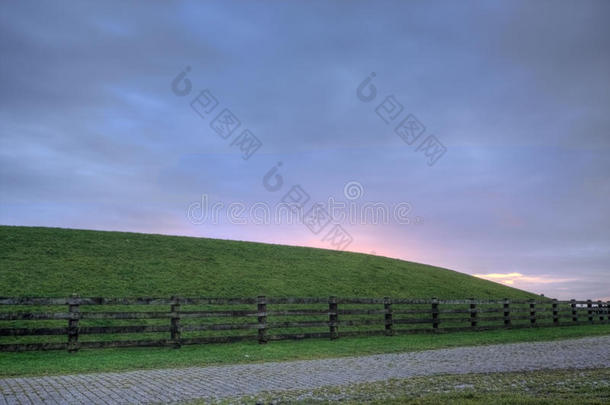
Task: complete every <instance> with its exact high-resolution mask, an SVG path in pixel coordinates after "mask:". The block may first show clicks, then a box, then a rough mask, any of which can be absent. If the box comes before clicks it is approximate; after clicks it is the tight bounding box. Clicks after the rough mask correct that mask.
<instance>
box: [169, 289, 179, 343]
mask: <svg viewBox="0 0 610 405" xmlns="http://www.w3.org/2000/svg"><path fill="white" fill-rule="evenodd" d="M170 312H171V313H172V314H171V320H170V327H171V329H170V333H171V340H172V345H173V347H174V348H175V349H179V348H180V346H181V342H180V340H181V336H180V335H181V333H180V298H178V297H176V296H173V297H172V305H171V307H170Z"/></svg>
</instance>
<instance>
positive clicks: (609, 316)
mask: <svg viewBox="0 0 610 405" xmlns="http://www.w3.org/2000/svg"><path fill="white" fill-rule="evenodd" d="M606 323H610V301H608V302H606Z"/></svg>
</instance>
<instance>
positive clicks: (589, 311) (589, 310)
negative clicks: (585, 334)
mask: <svg viewBox="0 0 610 405" xmlns="http://www.w3.org/2000/svg"><path fill="white" fill-rule="evenodd" d="M587 315H588V316H589V322H590V323H593V304H592V303H591V300H587Z"/></svg>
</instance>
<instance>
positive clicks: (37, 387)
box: [0, 336, 610, 405]
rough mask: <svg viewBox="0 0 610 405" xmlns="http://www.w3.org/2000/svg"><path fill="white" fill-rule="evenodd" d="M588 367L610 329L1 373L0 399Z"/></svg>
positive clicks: (192, 393)
mask: <svg viewBox="0 0 610 405" xmlns="http://www.w3.org/2000/svg"><path fill="white" fill-rule="evenodd" d="M337 344H341V342H340V341H338V342H337ZM590 367H596V368H600V367H610V336H603V337H595V338H586V339H574V340H563V341H555V342H538V343H515V344H505V345H493V346H479V347H464V348H454V349H442V350H429V351H424V352H413V353H399V354H381V355H373V356H364V357H349V358H338V359H324V360H309V361H293V362H281V363H264V364H246V365H231V366H214V367H191V368H183V369H167V370H143V371H132V372H123V373H100V374H84V375H71V376H55V377H30V378H9V379H0V404H1V405H4V404H32V403H33V404H131V403H154V402H174V401H183V400H189V399H195V398H210V399H217V398H223V397H229V396H238V395H251V394H256V393H259V392H261V391H271V390H296V389H314V388H319V387H323V386H328V385H344V384H352V383H359V382H373V381H381V380H386V379H390V378H408V377H412V376H416V375H432V374H440V373H449V374H463V373H484V372H502V371H506V372H508V371H521V370H538V369H560V368H590Z"/></svg>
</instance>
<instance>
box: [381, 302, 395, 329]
mask: <svg viewBox="0 0 610 405" xmlns="http://www.w3.org/2000/svg"><path fill="white" fill-rule="evenodd" d="M383 309H384V310H385V315H384V317H385V335H386V336H392V335H393V334H394V330H393V329H392V328H393V326H394V321H393V320H392V298H390V297H385V298H384V299H383Z"/></svg>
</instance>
